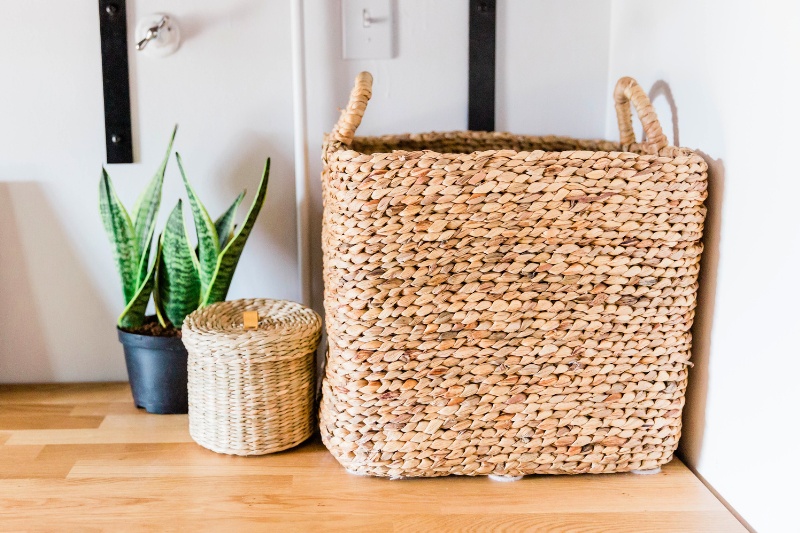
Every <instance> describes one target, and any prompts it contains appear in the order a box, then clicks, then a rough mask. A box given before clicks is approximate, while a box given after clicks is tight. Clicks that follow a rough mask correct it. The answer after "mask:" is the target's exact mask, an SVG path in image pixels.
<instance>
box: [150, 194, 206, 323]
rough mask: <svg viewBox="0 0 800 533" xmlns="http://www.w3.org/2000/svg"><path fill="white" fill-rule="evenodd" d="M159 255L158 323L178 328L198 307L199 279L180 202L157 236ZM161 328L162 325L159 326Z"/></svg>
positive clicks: (157, 286)
mask: <svg viewBox="0 0 800 533" xmlns="http://www.w3.org/2000/svg"><path fill="white" fill-rule="evenodd" d="M160 248H161V255H160V259H159V264H158V272H157V275H156V292H157V294H158V296H157V304H158V305H157V307H158V308H159V312H158V315H159V317H160V318H159V320H162V321H163V320H164V319H166V320H168V321H169V323H171V324H172V325H173V326H175V327H176V328H180V327H181V325H182V324H183V319H184V318H186V315H188V314H189V313H191V312H192V311H194V310H195V309H197V307H198V306H199V305H200V279H199V277H198V273H197V270H196V268H195V263H194V261H193V257H192V256H193V255H194V252H193V251H192V248H191V246H190V245H189V236H188V235H187V234H186V226H185V224H184V220H183V206H182V202H181V201H180V200H178V205H176V206H175V208H174V209H173V210H172V213H170V215H169V219H168V220H167V226H166V228H165V229H164V233H163V234H162V235H161V243H160ZM162 325H165V324H163V323H162Z"/></svg>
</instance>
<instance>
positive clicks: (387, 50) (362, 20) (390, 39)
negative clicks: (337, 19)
mask: <svg viewBox="0 0 800 533" xmlns="http://www.w3.org/2000/svg"><path fill="white" fill-rule="evenodd" d="M342 41H343V42H342V49H343V54H344V58H345V59H391V58H392V57H394V21H393V20H392V0H342Z"/></svg>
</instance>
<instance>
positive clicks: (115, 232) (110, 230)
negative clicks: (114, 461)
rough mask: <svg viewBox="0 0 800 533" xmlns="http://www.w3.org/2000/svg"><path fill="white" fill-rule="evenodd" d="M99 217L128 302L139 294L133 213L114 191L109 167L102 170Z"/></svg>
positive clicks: (137, 258) (137, 256)
mask: <svg viewBox="0 0 800 533" xmlns="http://www.w3.org/2000/svg"><path fill="white" fill-rule="evenodd" d="M100 216H101V218H102V219H103V226H104V227H105V229H106V233H107V234H108V239H109V241H110V242H111V247H112V252H113V256H114V263H116V265H117V271H118V272H119V277H120V279H121V280H122V293H123V295H124V296H125V303H126V304H127V303H128V302H130V301H131V300H132V299H133V297H134V296H135V295H136V290H137V288H138V286H139V278H138V266H139V255H138V253H137V250H136V239H135V237H134V229H133V224H132V223H131V219H130V216H128V212H127V211H126V210H125V206H123V205H122V202H120V200H119V197H118V196H117V193H116V191H114V185H113V184H112V183H111V178H110V177H109V176H108V173H107V172H106V169H103V173H102V176H101V178H100Z"/></svg>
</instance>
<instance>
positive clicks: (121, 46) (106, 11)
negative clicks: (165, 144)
mask: <svg viewBox="0 0 800 533" xmlns="http://www.w3.org/2000/svg"><path fill="white" fill-rule="evenodd" d="M99 5H100V54H101V56H102V59H103V104H104V107H105V117H106V162H107V163H133V139H132V138H131V93H130V82H129V79H128V27H127V20H126V19H127V16H126V13H125V0H99Z"/></svg>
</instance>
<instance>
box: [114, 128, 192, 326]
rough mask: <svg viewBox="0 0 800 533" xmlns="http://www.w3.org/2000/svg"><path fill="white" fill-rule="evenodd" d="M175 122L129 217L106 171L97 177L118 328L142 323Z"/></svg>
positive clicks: (153, 275)
mask: <svg viewBox="0 0 800 533" xmlns="http://www.w3.org/2000/svg"><path fill="white" fill-rule="evenodd" d="M176 131H177V126H176V127H175V129H174V130H173V131H172V137H170V140H169V146H168V147H167V153H166V155H165V156H164V159H163V161H161V166H159V167H158V170H157V171H156V173H155V175H154V176H153V178H152V179H151V180H150V183H149V184H148V185H147V188H145V190H144V191H142V194H141V195H140V196H139V198H138V200H136V203H135V204H134V207H133V218H131V216H130V215H129V214H128V211H127V210H126V209H125V206H124V205H122V202H121V201H120V199H119V197H118V196H117V193H116V192H115V191H114V186H113V184H112V183H111V178H110V177H109V176H108V172H106V169H105V168H103V171H102V176H101V178H100V215H101V217H102V219H103V225H104V226H105V229H106V233H107V234H108V237H109V240H110V241H111V246H112V249H113V254H114V262H115V263H116V266H117V271H118V272H119V276H120V279H121V280H122V293H123V296H124V297H125V309H124V310H123V311H122V314H121V315H120V316H119V319H118V320H117V325H118V326H119V327H121V328H135V327H137V326H141V325H142V324H144V314H145V310H146V309H147V303H148V301H149V300H150V293H151V292H152V290H153V284H154V281H155V280H154V278H155V264H156V262H155V261H154V262H153V263H152V264H150V249H151V248H152V242H153V235H154V233H155V226H156V217H157V216H158V209H159V206H160V204H161V189H162V185H163V184H164V172H165V171H166V168H167V162H168V161H169V156H170V153H171V152H172V143H173V141H174V140H175V133H176Z"/></svg>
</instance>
